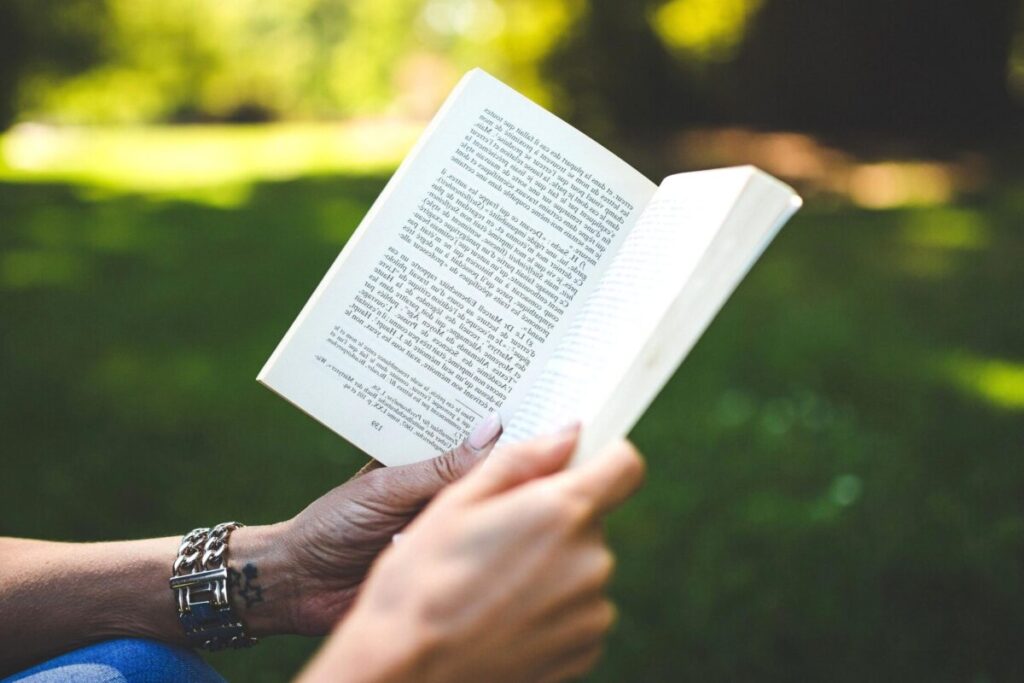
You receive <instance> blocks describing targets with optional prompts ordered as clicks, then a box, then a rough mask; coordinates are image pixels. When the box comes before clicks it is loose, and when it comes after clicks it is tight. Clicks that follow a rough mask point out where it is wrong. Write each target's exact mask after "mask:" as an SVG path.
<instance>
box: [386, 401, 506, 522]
mask: <svg viewBox="0 0 1024 683" xmlns="http://www.w3.org/2000/svg"><path fill="white" fill-rule="evenodd" d="M499 436H501V416H500V415H498V413H492V414H491V415H489V416H488V417H486V418H484V420H483V422H481V423H480V424H478V425H477V426H476V427H475V428H474V429H473V431H472V432H470V434H469V436H467V437H466V438H465V440H463V442H462V443H460V444H459V445H458V446H456V447H455V448H453V449H451V450H450V451H448V452H446V453H442V454H441V455H439V456H437V457H435V458H431V459H430V460H423V461H421V462H415V463H412V464H411V465H400V466H398V467H388V468H387V478H388V488H389V490H390V491H391V492H392V495H399V496H401V497H402V498H404V499H405V500H404V501H403V502H405V503H408V504H422V503H426V502H427V501H429V500H430V499H431V498H433V497H434V496H435V495H437V493H438V492H439V491H440V490H441V489H443V488H444V487H445V486H447V485H448V484H451V483H453V482H455V481H457V480H459V479H461V478H462V476H463V475H464V474H466V472H469V470H470V469H472V468H473V466H474V465H476V464H477V463H478V462H479V461H480V460H481V459H482V458H484V457H486V456H487V455H488V454H489V453H490V452H491V449H492V448H494V444H495V442H497V440H498V437H499Z"/></svg>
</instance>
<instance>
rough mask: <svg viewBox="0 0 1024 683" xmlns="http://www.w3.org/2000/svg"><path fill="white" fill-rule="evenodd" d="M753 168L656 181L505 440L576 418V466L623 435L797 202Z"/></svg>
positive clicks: (517, 437)
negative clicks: (578, 435)
mask: <svg viewBox="0 0 1024 683" xmlns="http://www.w3.org/2000/svg"><path fill="white" fill-rule="evenodd" d="M795 197H796V195H795V194H793V193H792V191H791V190H790V189H789V188H787V187H785V186H784V185H782V184H781V183H779V182H778V181H775V180H774V179H771V178H770V177H769V176H766V175H765V174H762V173H760V172H758V171H756V170H755V169H753V168H750V167H744V168H735V169H720V170H716V171H706V172H701V173H689V174H681V175H677V176H671V177H670V178H668V179H666V181H665V182H664V183H662V185H661V187H660V188H659V189H658V191H657V193H656V194H655V196H654V198H653V199H652V200H651V202H650V203H649V204H648V206H647V208H646V210H645V211H644V213H643V215H642V216H641V218H640V220H639V222H638V223H637V225H636V227H635V228H634V229H633V231H632V232H631V233H630V235H629V236H628V237H627V238H626V240H625V242H624V243H623V245H622V247H621V248H620V249H619V251H618V253H617V254H616V255H615V257H614V258H613V260H612V263H611V265H610V266H609V268H608V270H607V271H606V272H605V274H604V277H603V278H602V280H601V282H600V283H599V284H598V286H597V288H596V289H595V291H594V292H593V293H592V294H591V295H590V296H589V297H588V299H587V301H586V302H585V304H584V306H583V308H582V310H581V312H580V314H579V315H578V316H576V318H575V319H574V320H573V322H572V325H571V326H570V327H569V329H568V331H567V332H566V334H565V336H563V337H562V340H561V341H560V343H559V346H558V348H557V349H556V350H555V351H554V353H553V354H552V357H551V360H550V361H549V362H548V365H547V367H546V368H545V369H544V371H543V372H542V373H541V375H540V376H539V377H538V379H537V381H536V382H534V383H533V384H532V385H531V387H530V391H529V392H528V393H527V395H526V397H525V398H524V400H523V401H522V402H521V404H520V406H519V410H518V411H517V412H516V413H515V414H514V415H513V417H512V420H511V421H510V424H509V425H508V427H507V428H506V430H505V434H504V435H503V437H502V440H503V442H505V443H509V442H514V441H519V440H525V439H528V438H531V437H533V436H536V435H539V434H543V433H546V432H549V431H551V430H552V429H555V428H557V427H558V426H559V425H562V424H565V423H566V422H569V421H571V420H574V419H579V420H582V421H583V423H584V430H583V440H582V443H581V445H580V448H579V450H578V452H577V455H576V458H577V460H581V459H585V458H586V457H589V456H590V455H592V454H593V452H594V451H596V450H597V449H599V448H600V447H602V446H604V445H605V444H606V443H607V442H608V441H610V440H611V439H614V438H617V437H620V436H624V435H625V434H626V432H628V430H629V429H630V428H631V427H632V425H633V424H634V422H635V421H636V420H637V419H638V418H639V416H640V415H641V414H642V413H643V411H644V410H645V409H646V408H647V405H648V404H649V403H650V402H651V401H652V400H653V399H654V397H655V396H656V395H657V392H658V391H659V390H660V389H661V387H662V386H663V385H664V383H665V382H666V381H667V380H668V379H669V377H670V376H671V374H672V372H673V371H674V370H675V369H676V367H678V365H679V363H681V362H682V360H683V358H684V357H685V355H686V353H687V352H688V351H689V349H690V348H691V347H692V346H693V344H694V343H696V341H697V339H699V337H700V335H701V333H702V332H703V331H704V329H705V327H706V326H707V325H708V324H709V323H710V321H711V319H712V318H713V317H714V315H715V313H717V311H718V309H719V308H720V307H721V305H722V304H723V303H724V302H725V300H726V298H728V296H729V294H730V293H731V292H732V290H733V288H734V287H735V286H736V285H737V284H738V283H739V281H740V280H741V279H742V278H743V276H744V275H745V274H746V272H747V270H748V269H749V268H750V266H751V265H752V264H753V263H754V261H756V259H757V257H758V256H759V255H760V253H761V251H762V250H763V249H764V248H765V247H766V246H767V245H768V243H769V242H770V241H771V238H772V237H773V236H774V234H775V232H776V231H777V230H778V228H779V227H781V225H782V223H783V222H785V220H786V219H787V218H788V217H789V215H790V214H791V213H792V211H793V210H795V207H796V206H797V205H798V204H795V203H794V198H795Z"/></svg>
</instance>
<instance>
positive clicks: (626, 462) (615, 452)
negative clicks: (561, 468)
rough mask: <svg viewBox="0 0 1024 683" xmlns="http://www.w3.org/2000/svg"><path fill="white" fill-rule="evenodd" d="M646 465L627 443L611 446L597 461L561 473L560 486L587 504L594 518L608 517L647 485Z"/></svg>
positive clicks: (594, 459)
mask: <svg viewBox="0 0 1024 683" xmlns="http://www.w3.org/2000/svg"><path fill="white" fill-rule="evenodd" d="M644 471H645V467H644V461H643V458H641V457H640V454H639V453H638V452H637V450H636V448H634V447H633V445H632V444H631V443H629V442H628V441H619V442H618V443H616V444H613V445H611V446H608V447H607V448H605V449H604V450H603V451H601V453H599V454H598V455H597V457H595V458H593V459H592V460H589V461H587V462H585V463H583V464H582V465H580V466H579V467H575V468H573V469H570V470H566V471H565V472H562V473H560V474H559V475H558V476H559V479H560V482H559V485H561V486H565V488H566V490H568V491H569V492H571V493H573V494H574V495H577V496H579V497H580V498H583V499H584V500H586V501H587V504H588V505H589V506H591V508H592V510H593V512H594V515H595V516H601V515H605V514H607V513H609V512H611V511H612V510H614V509H615V508H616V507H618V506H619V505H621V504H622V503H623V502H625V501H626V500H627V499H628V498H629V497H630V496H632V495H633V494H634V493H636V491H637V489H639V488H640V485H641V484H643V481H644Z"/></svg>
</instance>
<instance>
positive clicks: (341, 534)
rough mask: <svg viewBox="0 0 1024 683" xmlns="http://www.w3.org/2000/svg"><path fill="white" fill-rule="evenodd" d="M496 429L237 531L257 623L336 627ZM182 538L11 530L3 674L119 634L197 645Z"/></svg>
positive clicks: (4, 579) (3, 547)
mask: <svg viewBox="0 0 1024 683" xmlns="http://www.w3.org/2000/svg"><path fill="white" fill-rule="evenodd" d="M489 436H490V438H488V439H487V440H486V441H483V442H480V441H476V442H474V440H473V437H472V436H471V437H469V438H467V439H466V440H465V441H464V442H463V443H462V444H461V445H460V446H459V447H457V448H455V449H453V450H452V451H449V452H448V453H445V454H443V455H441V456H438V457H437V458H434V459H432V460H427V461H424V462H419V463H416V464H413V465H406V466H402V467H387V468H385V467H380V466H379V465H378V464H376V463H371V464H370V465H368V466H367V467H364V468H363V470H361V471H360V472H359V473H358V474H357V475H356V476H355V477H353V478H352V479H350V480H349V481H348V482H346V483H344V484H342V485H341V486H338V487H337V488H335V489H334V490H332V491H330V492H328V493H327V494H326V495H324V496H322V497H321V498H319V499H318V500H316V501H315V502H313V503H312V504H311V505H310V506H309V507H308V508H306V509H305V510H303V511H302V512H301V513H299V514H298V515H296V516H295V517H294V518H292V519H291V520H288V521H286V522H281V523H279V524H272V525H265V526H250V527H243V528H240V529H236V530H235V531H234V532H232V534H231V537H230V542H229V544H228V547H229V555H228V565H229V566H230V567H232V568H235V569H237V570H238V571H239V572H241V571H243V570H244V569H245V568H246V567H250V566H251V567H254V568H255V571H256V575H255V577H254V578H253V579H251V580H246V578H247V577H244V576H241V575H240V576H239V577H238V578H239V579H240V581H239V583H238V584H236V585H235V586H233V587H232V588H231V589H230V593H231V596H230V597H231V602H232V605H233V607H234V608H235V610H236V611H237V612H238V614H239V616H240V618H241V620H242V623H244V624H245V625H246V628H247V630H248V633H249V634H250V635H254V636H257V637H263V636H269V635H276V634H286V633H297V634H306V635H323V634H325V633H327V632H328V631H330V629H331V628H332V627H333V626H334V625H335V624H336V623H337V622H338V620H339V619H341V618H342V617H343V616H344V614H345V613H346V611H347V610H348V608H349V606H350V605H351V603H352V601H353V599H354V598H355V595H356V592H357V591H358V590H359V586H360V585H361V583H362V581H363V579H364V578H365V577H366V574H367V572H368V571H369V569H370V565H371V564H372V562H373V560H374V559H375V558H376V556H377V555H378V554H379V553H380V551H381V549H382V548H384V547H385V546H387V545H388V544H390V543H391V539H392V537H393V536H394V534H395V533H397V532H398V531H400V530H401V529H402V528H403V527H405V526H406V525H407V524H408V523H409V522H410V520H412V519H413V517H415V516H416V515H417V514H418V513H419V512H420V511H421V510H422V509H423V507H424V506H425V505H426V504H427V503H428V502H429V501H430V500H431V499H432V498H433V497H434V496H435V495H436V494H437V492H438V491H440V490H441V489H443V488H444V487H445V486H447V485H448V484H450V483H451V482H453V481H455V480H456V479H458V478H459V477H461V476H462V475H463V474H465V473H466V472H468V471H469V470H470V469H471V468H473V467H474V466H475V465H476V464H477V462H478V461H479V460H480V459H481V458H482V457H484V456H485V455H486V454H487V453H488V452H489V451H490V449H491V447H493V445H494V442H495V441H496V440H497V438H498V436H500V430H499V431H498V432H497V433H494V434H491V435H489ZM180 541H181V537H180V536H168V537H165V538H154V539H145V540H137V541H117V542H108V543H56V542H52V541H37V540H29V539H18V538H0V676H3V675H5V674H9V673H12V672H14V671H18V670H19V669H22V668H24V667H26V666H29V665H31V664H33V663H36V662H39V661H42V660H44V659H47V658H49V657H52V656H54V655H56V654H59V653H61V652H67V651H68V650H71V649H74V648H77V647H81V646H84V645H88V644H90V643H95V642H98V641H102V640H109V639H111V638H123V637H143V638H152V639H154V640H160V641H163V642H168V643H177V644H182V645H184V644H186V640H185V637H184V633H183V631H182V628H181V624H180V623H179V622H178V617H177V605H176V603H175V598H174V593H173V592H172V591H171V590H170V588H169V587H168V585H167V581H168V578H169V577H170V574H171V563H172V562H173V561H174V558H175V556H176V554H177V552H178V544H179V543H180ZM250 571H251V570H250ZM247 584H248V585H249V590H246V591H245V593H244V595H242V594H240V593H241V592H242V590H243V589H245V587H246V585H247ZM256 587H258V590H256ZM246 598H248V599H246Z"/></svg>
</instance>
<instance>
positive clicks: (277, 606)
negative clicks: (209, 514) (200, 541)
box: [227, 524, 298, 638]
mask: <svg viewBox="0 0 1024 683" xmlns="http://www.w3.org/2000/svg"><path fill="white" fill-rule="evenodd" d="M227 558H228V598H229V600H230V601H231V605H232V608H233V609H234V610H235V612H236V613H237V615H238V618H239V620H240V621H241V622H242V624H244V625H245V628H246V632H247V633H248V634H249V635H251V636H255V637H257V638H260V637H264V636H270V635H280V634H286V633H295V632H296V626H297V625H296V623H295V612H296V609H295V605H296V603H297V601H298V585H297V582H296V581H295V580H294V572H293V566H292V562H290V560H289V557H288V540H287V533H286V525H285V524H271V525H264V526H251V527H250V526H246V527H241V528H239V529H236V530H235V531H233V532H232V534H231V541H230V544H229V549H228V555H227Z"/></svg>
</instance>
